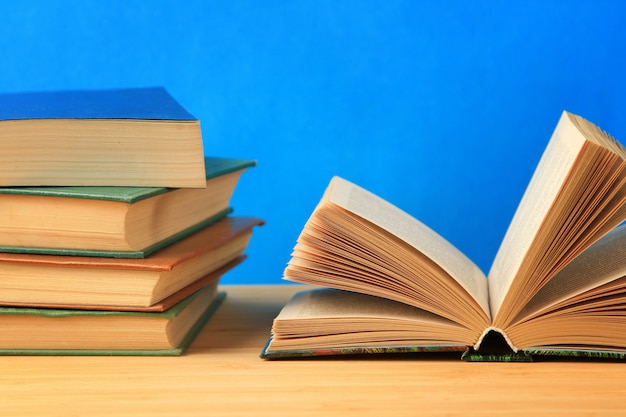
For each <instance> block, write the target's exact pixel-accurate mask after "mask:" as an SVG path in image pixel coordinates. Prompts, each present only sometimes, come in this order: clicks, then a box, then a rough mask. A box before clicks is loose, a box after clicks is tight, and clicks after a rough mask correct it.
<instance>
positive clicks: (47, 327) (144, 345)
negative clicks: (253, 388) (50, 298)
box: [0, 281, 225, 356]
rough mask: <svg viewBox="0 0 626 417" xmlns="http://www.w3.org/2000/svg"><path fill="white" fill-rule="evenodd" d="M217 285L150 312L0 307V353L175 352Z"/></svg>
mask: <svg viewBox="0 0 626 417" xmlns="http://www.w3.org/2000/svg"><path fill="white" fill-rule="evenodd" d="M217 290H218V281H214V282H213V283H212V284H210V285H207V286H205V287H204V288H203V289H201V290H199V291H197V292H196V293H194V294H192V295H191V296H189V297H187V298H186V299H184V300H183V301H181V302H180V303H178V304H176V305H174V306H173V307H171V308H170V309H168V310H166V311H164V312H156V313H155V312H152V313H146V312H122V311H90V310H62V309H43V308H14V307H0V355H106V356H111V355H153V356H154V355H170V356H171V355H180V354H182V353H183V352H184V351H185V350H186V349H187V347H189V345H190V344H191V342H192V341H193V340H194V338H195V337H196V335H197V334H198V332H199V331H200V330H201V329H202V327H203V326H204V324H205V323H206V322H207V320H208V319H209V318H210V316H211V315H212V314H213V313H214V312H215V311H216V309H217V308H218V306H219V304H220V303H221V301H222V300H223V299H224V297H225V293H223V292H218V291H217Z"/></svg>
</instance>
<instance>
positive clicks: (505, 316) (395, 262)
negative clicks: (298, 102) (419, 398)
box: [261, 112, 626, 359]
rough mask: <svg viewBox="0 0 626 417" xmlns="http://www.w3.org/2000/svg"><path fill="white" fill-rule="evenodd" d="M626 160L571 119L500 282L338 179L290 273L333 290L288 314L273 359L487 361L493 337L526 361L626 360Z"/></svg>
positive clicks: (527, 197) (520, 218)
mask: <svg viewBox="0 0 626 417" xmlns="http://www.w3.org/2000/svg"><path fill="white" fill-rule="evenodd" d="M625 160H626V150H625V149H624V147H623V146H622V145H620V144H619V143H618V142H616V141H615V140H614V139H613V138H611V137H610V136H609V135H607V134H606V133H604V132H602V131H601V130H600V129H599V128H598V127H596V126H595V125H593V124H592V123H590V122H588V121H586V120H584V119H583V118H581V117H579V116H576V115H573V114H570V113H567V112H564V113H563V114H562V116H561V118H560V120H559V122H558V125H557V127H556V129H555V131H554V133H553V135H552V138H551V139H550V142H549V143H548V146H547V148H546V150H545V151H544V154H543V156H542V158H541V160H540V162H539V165H538V166H537V168H536V171H535V173H534V174H533V177H532V179H531V181H530V184H529V185H528V188H527V190H526V192H525V194H524V196H523V198H522V201H521V203H520V205H519V207H518V209H517V211H516V213H515V215H514V217H513V220H512V221H511V224H510V226H509V228H508V230H507V233H506V235H505V237H504V240H503V241H502V244H501V246H500V249H499V250H498V253H497V255H496V257H495V260H494V262H493V265H492V267H491V270H490V271H489V275H488V277H486V276H485V274H484V273H483V272H482V271H481V270H480V269H479V268H478V267H477V266H476V265H475V264H474V263H473V262H472V261H471V260H470V259H468V258H467V257H466V256H465V255H464V254H462V253H461V252H460V251H459V250H458V249H456V248H455V247H454V246H453V245H452V244H450V243H449V242H447V241H446V240H445V239H444V238H442V237H441V236H439V235H438V234H437V233H436V232H434V231H433V230H431V229H430V228H428V227H427V226H426V225H424V224H423V223H421V222H419V221H418V220H416V219H415V218H413V217H411V216H410V215H408V214H407V213H405V212H403V211H401V210H400V209H398V208H396V207H394V206H393V205H391V204H390V203H388V202H386V201H384V200H382V199H381V198H379V197H377V196H375V195H373V194H372V193H370V192H368V191H366V190H364V189H362V188H360V187H358V186H356V185H354V184H352V183H350V182H348V181H345V180H343V179H341V178H338V177H335V178H333V179H332V181H331V183H330V185H329V186H328V188H327V190H326V192H325V193H324V196H323V198H322V200H321V201H320V203H319V204H318V206H317V207H316V208H315V210H314V212H313V214H312V215H311V217H310V218H309V220H308V221H307V223H306V225H305V227H304V229H303V231H302V233H301V235H300V237H299V238H298V242H297V244H296V246H295V248H294V251H293V254H292V258H291V260H290V261H289V264H288V266H287V268H286V269H285V274H284V275H285V279H287V280H291V281H297V282H301V283H306V284H313V285H316V286H320V287H326V288H325V289H314V290H311V291H308V292H304V293H299V294H297V295H296V296H295V297H294V298H293V299H292V300H291V301H290V302H289V303H288V304H287V305H286V306H285V307H284V308H283V310H282V311H281V313H280V314H279V315H278V317H277V318H276V319H275V321H274V324H273V327H272V335H271V337H270V340H269V342H268V344H267V346H266V347H265V349H264V350H263V352H262V354H261V356H262V357H264V358H281V357H292V356H307V355H309V356H313V355H321V354H340V353H369V352H398V351H432V350H444V351H445V350H452V351H454V350H463V351H467V352H469V353H475V354H477V355H478V356H476V357H477V358H479V359H480V358H481V356H480V354H481V352H482V353H483V354H484V356H483V357H482V358H483V359H484V358H488V357H490V356H489V355H490V353H489V352H487V351H485V350H481V345H482V344H483V342H484V341H485V340H486V337H487V335H491V336H490V339H492V338H493V336H494V335H496V336H498V338H501V339H504V341H506V344H505V345H508V348H509V349H507V350H508V351H509V352H512V353H514V355H512V356H516V355H517V356H520V357H521V356H532V355H535V354H556V355H589V356H618V357H622V356H621V355H624V356H626V226H621V227H618V226H620V224H621V223H622V222H623V221H624V220H625V218H626V204H624V203H625V201H626V162H625ZM500 336H501V337H500ZM483 349H484V346H483Z"/></svg>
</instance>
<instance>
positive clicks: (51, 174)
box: [0, 87, 205, 188]
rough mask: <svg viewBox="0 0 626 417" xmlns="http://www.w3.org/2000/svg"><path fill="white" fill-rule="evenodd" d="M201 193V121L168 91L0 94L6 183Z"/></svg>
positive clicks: (1, 176)
mask: <svg viewBox="0 0 626 417" xmlns="http://www.w3.org/2000/svg"><path fill="white" fill-rule="evenodd" d="M42 185H43V186H46V185H53V186H54V185H58V186H69V185H77V186H141V187H173V188H185V187H192V188H202V187H204V186H205V178H204V148H203V143H202V134H201V130H200V122H199V121H198V120H197V119H196V118H195V117H193V116H192V115H191V114H190V113H189V112H188V111H187V110H185V109H184V108H183V107H182V106H181V105H180V104H179V103H178V102H177V101H176V100H175V99H174V98H173V97H172V96H171V95H170V94H169V93H168V92H167V91H166V90H165V89H164V88H161V87H156V88H127V89H106V90H77V91H43V92H29V93H11V94H0V186H42Z"/></svg>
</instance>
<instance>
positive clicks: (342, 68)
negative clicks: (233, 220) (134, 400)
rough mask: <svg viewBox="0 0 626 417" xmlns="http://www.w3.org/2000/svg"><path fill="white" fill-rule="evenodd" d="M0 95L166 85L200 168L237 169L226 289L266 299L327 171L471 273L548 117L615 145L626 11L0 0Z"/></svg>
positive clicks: (536, 151)
mask: <svg viewBox="0 0 626 417" xmlns="http://www.w3.org/2000/svg"><path fill="white" fill-rule="evenodd" d="M0 5H1V6H2V7H1V9H0V10H1V12H0V57H1V64H0V92H15V91H31V90H55V89H74V88H106V87H133V86H154V85H163V86H165V87H166V88H167V89H168V90H169V91H170V93H172V95H174V96H175V97H176V98H177V99H178V100H179V101H180V102H181V103H182V104H183V105H184V106H185V107H186V108H187V109H188V110H189V111H190V112H191V113H193V114H194V115H195V116H196V117H198V118H199V119H200V120H201V124H202V129H203V135H204V144H205V153H206V154H207V155H215V156H230V157H241V158H250V159H256V160H257V161H258V166H257V167H256V168H253V169H251V170H249V171H248V172H246V173H245V174H244V176H243V177H242V179H241V182H240V184H239V186H238V188H237V190H236V192H235V196H234V199H233V204H234V207H235V210H236V213H238V214H242V215H255V216H259V217H263V218H264V219H265V220H266V221H267V224H266V226H264V227H263V228H259V229H257V230H256V233H255V235H254V237H253V241H252V243H251V245H250V247H249V250H248V254H249V259H248V261H246V262H245V263H244V264H243V265H241V266H240V267H239V268H238V269H236V270H234V271H232V272H231V273H229V274H228V275H227V276H226V277H225V278H224V281H223V282H225V283H278V282H281V281H280V278H281V276H282V271H283V269H284V266H285V264H286V262H287V261H288V259H289V255H290V252H291V249H292V247H293V245H294V242H295V240H296V238H297V236H298V234H299V232H300V230H301V228H302V226H303V224H304V222H305V221H306V219H307V218H308V216H309V214H310V213H311V211H312V210H313V208H314V206H315V204H316V203H317V201H318V200H319V198H320V196H321V194H322V192H323V190H324V188H325V187H326V185H327V184H328V181H329V180H330V178H331V177H332V176H333V175H341V176H343V177H345V178H346V179H348V180H350V181H353V182H355V183H357V184H359V185H361V186H363V187H365V188H367V189H369V190H371V191H373V192H375V193H377V194H379V195H380V196H382V197H384V198H386V199H388V200H389V201H391V202H393V203H394V204H396V205H397V206H399V207H401V208H402V209H404V210H405V211H407V212H409V213H410V214H412V215H414V216H416V217H418V218H419V219H420V220H422V221H423V222H425V223H426V224H428V225H429V226H430V227H432V228H433V229H435V230H436V231H438V232H439V233H440V234H441V235H443V236H444V237H446V238H447V239H448V240H450V241H451V242H452V243H453V244H455V245H456V246H457V247H458V248H459V249H461V250H462V251H463V252H465V253H466V254H467V255H468V256H469V257H470V258H472V259H473V260H474V261H475V262H476V263H477V264H478V265H479V267H481V268H482V269H483V270H484V271H485V272H487V271H488V269H489V267H490V265H491V262H492V260H493V258H494V256H495V253H496V251H497V248H498V244H499V242H500V240H501V239H502V237H503V235H504V232H505V230H506V227H507V226H508V223H509V221H510V219H511V217H512V215H513V212H514V210H515V207H516V206H517V203H518V202H519V199H520V198H521V195H522V193H523V191H524V189H525V187H526V184H527V182H528V180H529V178H530V176H531V174H532V171H533V169H534V167H535V165H536V163H537V161H538V160H539V157H540V155H541V152H542V151H543V149H544V147H545V145H546V143H547V141H548V139H549V137H550V135H551V133H552V130H553V129H554V127H555V125H556V122H557V120H558V118H559V116H560V114H561V112H562V111H563V110H564V109H566V110H569V111H571V112H574V113H577V114H580V115H582V116H583V117H585V118H587V119H590V120H591V121H593V122H595V123H596V124H598V125H599V126H600V127H602V128H603V129H605V130H606V131H608V132H609V133H611V134H612V135H613V136H615V137H616V138H617V139H621V140H623V141H626V118H625V117H624V115H625V114H626V77H625V74H626V44H625V40H626V29H625V28H624V26H625V25H624V22H625V21H626V2H621V1H602V0H593V1H574V0H572V1H547V0H546V1H515V2H514V1H509V2H507V1H397V0H385V1H337V0H328V1H327V0H315V1H284V0H281V1H269V0H266V1H239V0H230V1H221V2H217V1H208V0H204V1H191V0H188V1H178V2H176V1H130V0H124V1H113V0H112V1H85V0H81V1H32V0H31V1H28V0H22V1H19V2H18V1H10V2H2V3H0Z"/></svg>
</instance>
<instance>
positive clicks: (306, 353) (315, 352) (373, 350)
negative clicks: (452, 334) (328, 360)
mask: <svg viewBox="0 0 626 417" xmlns="http://www.w3.org/2000/svg"><path fill="white" fill-rule="evenodd" d="M270 340H271V338H270ZM268 345H269V341H268V342H267V344H266V345H265V347H264V348H263V350H262V351H261V355H260V357H261V358H263V359H295V358H307V357H321V356H337V355H350V356H353V355H372V354H374V355H378V354H383V353H385V354H394V353H455V352H456V353H461V352H464V351H465V350H466V349H467V347H466V346H376V347H368V346H363V347H346V348H323V349H290V350H268Z"/></svg>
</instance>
